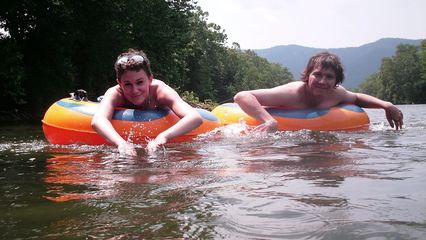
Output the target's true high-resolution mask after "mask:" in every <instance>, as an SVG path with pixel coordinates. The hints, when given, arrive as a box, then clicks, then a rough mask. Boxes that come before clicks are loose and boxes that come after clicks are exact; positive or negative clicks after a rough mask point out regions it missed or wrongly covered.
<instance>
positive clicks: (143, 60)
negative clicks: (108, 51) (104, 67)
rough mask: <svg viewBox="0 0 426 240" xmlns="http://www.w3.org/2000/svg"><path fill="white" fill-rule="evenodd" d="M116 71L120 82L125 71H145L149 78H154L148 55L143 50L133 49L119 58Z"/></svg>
mask: <svg viewBox="0 0 426 240" xmlns="http://www.w3.org/2000/svg"><path fill="white" fill-rule="evenodd" d="M114 69H115V75H116V77H117V79H118V80H120V78H121V76H122V75H123V74H124V72H125V71H140V70H144V71H145V73H146V74H147V75H148V76H149V77H150V76H152V72H151V65H150V62H149V59H148V57H147V56H146V54H145V53H144V52H143V51H141V50H135V49H132V48H130V49H129V50H127V51H126V52H124V53H121V54H120V55H119V56H118V57H117V60H116V61H115V64H114Z"/></svg>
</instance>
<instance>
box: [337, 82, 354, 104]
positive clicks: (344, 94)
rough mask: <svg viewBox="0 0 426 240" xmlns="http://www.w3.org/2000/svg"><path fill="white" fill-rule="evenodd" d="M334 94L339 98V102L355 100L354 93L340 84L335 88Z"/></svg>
mask: <svg viewBox="0 0 426 240" xmlns="http://www.w3.org/2000/svg"><path fill="white" fill-rule="evenodd" d="M334 95H335V97H336V98H337V99H338V100H339V102H345V103H352V102H355V100H356V94H355V93H353V92H351V91H349V90H346V88H344V87H343V86H341V85H339V86H338V87H337V88H336V90H335V91H334Z"/></svg>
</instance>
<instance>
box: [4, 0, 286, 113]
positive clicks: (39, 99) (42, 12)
mask: <svg viewBox="0 0 426 240" xmlns="http://www.w3.org/2000/svg"><path fill="white" fill-rule="evenodd" d="M207 19H208V13H206V12H204V11H203V10H202V9H201V8H200V7H199V6H197V3H196V1H194V0H103V1H101V0H88V1H74V0H37V1H33V0H4V1H1V3H0V28H2V29H3V30H4V32H2V33H1V35H0V54H1V60H0V61H1V62H0V80H1V81H0V103H1V109H0V110H1V111H12V110H13V111H26V112H28V114H29V115H30V116H32V117H38V118H41V117H42V115H43V114H44V111H45V110H46V109H47V107H49V106H50V104H52V103H53V102H54V101H56V100H58V99H60V98H63V97H66V96H67V95H68V93H69V92H72V91H74V90H76V89H80V88H82V89H85V90H87V91H88V93H89V98H90V99H95V98H96V97H97V96H99V95H102V94H103V93H104V92H105V90H106V89H107V88H108V87H110V86H112V85H113V84H115V76H114V70H113V64H114V61H115V59H116V57H117V55H118V54H119V53H121V52H122V51H124V50H127V49H128V48H136V49H142V50H144V51H145V52H146V53H147V55H148V57H149V58H150V60H151V65H152V70H153V73H154V76H155V77H156V78H158V79H161V80H163V81H165V82H166V83H168V84H169V85H171V86H172V87H174V88H176V89H177V90H178V92H180V93H181V94H182V93H189V96H191V97H192V98H196V99H200V101H205V100H208V99H210V101H212V102H221V101H226V100H227V99H230V98H232V96H233V95H234V94H235V93H236V92H237V91H240V90H244V89H251V88H260V87H272V86H276V85H279V84H283V83H286V82H289V81H292V80H293V76H292V75H291V73H290V72H289V71H288V69H287V68H285V67H281V66H280V65H278V64H272V63H269V62H268V61H266V60H265V59H263V58H260V57H259V56H257V55H256V54H255V53H254V52H253V51H249V50H245V51H243V50H241V49H240V48H239V45H238V43H234V44H233V46H232V47H228V46H226V44H227V42H226V41H227V36H226V33H225V32H224V30H222V29H221V27H220V26H218V25H216V24H212V23H208V22H207Z"/></svg>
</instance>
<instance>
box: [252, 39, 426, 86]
mask: <svg viewBox="0 0 426 240" xmlns="http://www.w3.org/2000/svg"><path fill="white" fill-rule="evenodd" d="M421 41H422V40H410V39H400V38H384V39H380V40H378V41H376V42H373V43H369V44H365V45H362V46H360V47H349V48H330V49H320V48H310V47H303V46H298V45H285V46H276V47H272V48H268V49H258V50H254V51H255V52H256V53H257V54H258V55H259V56H261V57H264V58H266V59H268V61H270V62H274V63H279V64H281V65H283V66H285V67H287V68H288V69H289V70H290V72H291V73H292V74H293V76H294V79H299V77H300V73H301V72H302V71H303V69H304V68H305V66H306V63H307V61H308V59H309V58H310V57H311V56H312V55H313V54H315V53H317V52H319V51H322V50H327V51H330V52H333V53H335V54H337V55H338V56H339V57H340V58H341V60H342V62H343V65H344V67H345V74H346V77H345V80H344V82H343V85H344V86H345V87H346V88H350V89H351V88H355V87H358V86H359V84H360V83H361V82H362V81H364V80H365V79H366V78H367V77H368V76H370V75H371V74H373V73H375V72H377V71H378V69H379V68H380V64H381V61H382V59H383V58H384V57H390V56H393V55H394V54H395V51H396V46H398V45H399V44H411V45H420V43H421Z"/></svg>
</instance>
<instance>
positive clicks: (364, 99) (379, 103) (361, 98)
mask: <svg viewBox="0 0 426 240" xmlns="http://www.w3.org/2000/svg"><path fill="white" fill-rule="evenodd" d="M345 102H352V103H354V104H356V105H358V106H360V107H364V108H382V109H384V110H385V113H386V119H387V120H388V122H389V125H390V126H391V127H392V128H393V127H395V129H396V130H398V129H401V128H402V125H403V118H404V115H403V114H402V112H401V110H399V109H398V108H397V107H396V106H395V105H393V104H392V103H391V102H387V101H383V100H381V99H379V98H376V97H373V96H370V95H368V94H363V93H353V92H350V91H346V95H345Z"/></svg>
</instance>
